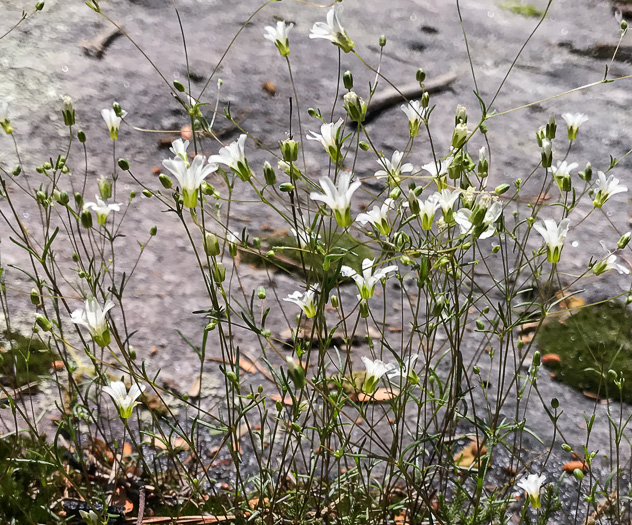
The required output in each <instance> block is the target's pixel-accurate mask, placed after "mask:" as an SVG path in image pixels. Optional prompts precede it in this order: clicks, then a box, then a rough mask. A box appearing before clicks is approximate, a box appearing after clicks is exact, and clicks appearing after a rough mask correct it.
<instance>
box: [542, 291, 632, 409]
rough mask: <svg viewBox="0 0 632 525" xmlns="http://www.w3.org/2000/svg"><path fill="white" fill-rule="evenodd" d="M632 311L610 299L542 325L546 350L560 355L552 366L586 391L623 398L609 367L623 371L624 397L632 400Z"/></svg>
mask: <svg viewBox="0 0 632 525" xmlns="http://www.w3.org/2000/svg"><path fill="white" fill-rule="evenodd" d="M631 334H632V313H631V312H630V311H629V310H628V309H627V308H626V307H625V305H623V304H621V303H617V302H608V303H604V304H600V305H597V306H591V307H585V308H582V309H581V310H579V311H578V312H576V313H575V314H574V315H573V316H571V317H569V318H567V319H564V320H563V323H561V322H559V321H558V320H557V319H555V318H552V319H551V320H550V321H549V322H547V323H545V325H544V326H543V327H542V328H541V329H540V332H539V333H538V335H537V342H538V344H539V346H540V347H541V349H542V353H543V354H546V353H553V354H557V355H559V357H560V359H561V362H560V363H559V364H556V363H552V364H551V365H549V366H550V368H551V369H553V370H554V372H555V377H556V378H557V379H559V380H560V381H562V382H564V383H566V384H568V385H570V386H573V387H575V388H578V389H580V390H582V391H588V392H592V393H594V394H597V395H599V396H602V397H610V398H614V399H619V395H620V394H619V391H618V388H617V387H616V386H615V383H614V379H613V378H612V377H608V371H609V370H611V369H612V370H614V371H615V372H616V373H617V374H618V373H622V374H623V377H624V378H625V381H624V383H623V390H622V396H623V399H624V400H625V401H626V402H628V403H632V341H630V335H631Z"/></svg>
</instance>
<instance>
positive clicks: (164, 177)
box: [158, 173, 173, 190]
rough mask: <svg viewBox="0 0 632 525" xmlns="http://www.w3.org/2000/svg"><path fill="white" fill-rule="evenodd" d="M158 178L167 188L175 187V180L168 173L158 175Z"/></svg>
mask: <svg viewBox="0 0 632 525" xmlns="http://www.w3.org/2000/svg"><path fill="white" fill-rule="evenodd" d="M158 180H159V181H160V184H162V187H163V188H164V189H166V190H169V189H171V188H172V187H173V181H172V180H171V179H170V178H169V176H168V175H165V174H164V173H161V174H160V175H158Z"/></svg>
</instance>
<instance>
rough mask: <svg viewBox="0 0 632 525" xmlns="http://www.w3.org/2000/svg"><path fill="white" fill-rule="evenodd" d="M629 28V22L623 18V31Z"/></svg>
mask: <svg viewBox="0 0 632 525" xmlns="http://www.w3.org/2000/svg"><path fill="white" fill-rule="evenodd" d="M627 30H628V23H627V22H626V21H625V20H621V31H624V32H625V31H627Z"/></svg>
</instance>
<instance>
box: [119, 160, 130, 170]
mask: <svg viewBox="0 0 632 525" xmlns="http://www.w3.org/2000/svg"><path fill="white" fill-rule="evenodd" d="M118 165H119V168H121V169H122V170H123V171H127V170H129V162H127V160H126V159H119V160H118Z"/></svg>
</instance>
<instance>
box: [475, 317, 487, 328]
mask: <svg viewBox="0 0 632 525" xmlns="http://www.w3.org/2000/svg"><path fill="white" fill-rule="evenodd" d="M476 329H477V330H485V323H483V321H481V320H480V319H477V320H476Z"/></svg>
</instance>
